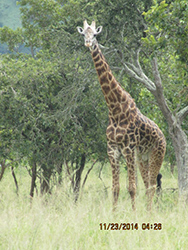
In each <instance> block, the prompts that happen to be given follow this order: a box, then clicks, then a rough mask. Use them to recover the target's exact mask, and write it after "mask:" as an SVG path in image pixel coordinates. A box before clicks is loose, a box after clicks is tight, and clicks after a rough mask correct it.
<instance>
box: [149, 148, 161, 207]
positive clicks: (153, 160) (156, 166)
mask: <svg viewBox="0 0 188 250" xmlns="http://www.w3.org/2000/svg"><path fill="white" fill-rule="evenodd" d="M164 153H165V149H164V151H163V150H161V151H160V152H159V151H158V150H156V149H155V150H153V151H152V153H151V155H150V159H149V187H148V189H147V190H146V194H147V196H148V204H147V209H148V210H149V211H150V210H151V207H152V201H153V197H154V194H155V190H156V182H157V175H158V174H159V170H160V168H161V165H162V162H163V158H164Z"/></svg>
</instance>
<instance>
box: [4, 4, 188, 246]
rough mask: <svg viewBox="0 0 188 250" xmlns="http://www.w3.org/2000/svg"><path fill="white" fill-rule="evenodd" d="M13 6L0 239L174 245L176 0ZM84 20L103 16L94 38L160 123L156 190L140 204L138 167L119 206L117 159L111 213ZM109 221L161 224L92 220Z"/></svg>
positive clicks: (181, 86)
mask: <svg viewBox="0 0 188 250" xmlns="http://www.w3.org/2000/svg"><path fill="white" fill-rule="evenodd" d="M18 5H19V7H20V13H21V21H22V26H21V27H19V28H17V29H14V30H12V29H11V28H10V27H5V26H4V27H2V28H0V42H1V43H2V44H4V45H5V44H6V45H7V48H8V50H7V52H6V53H4V54H1V55H0V79H1V84H0V209H1V217H0V221H1V225H0V246H1V248H2V249H46V248H48V249H107V248H109V249H121V248H124V249H130V248H136V249H142V248H143V249H151V246H153V245H155V246H156V247H155V248H156V249H160V248H161V247H163V248H165V249H185V246H186V244H187V238H188V237H187V236H188V229H187V218H188V216H187V209H186V207H185V204H184V203H183V202H182V201H181V202H180V200H187V199H188V138H187V135H188V68H187V67H188V66H187V65H188V42H187V36H188V26H187V23H188V3H187V1H186V0H173V1H168V0H167V1H162V2H161V1H157V0H153V1H151V0H144V1H138V0H134V1H133V0H126V1H123V0H118V1H98V0H96V1H85V0H79V1H78V0H71V1H61V0H56V1H55V0H38V1H35V0H27V1H26V0H20V1H19V2H18ZM84 19H87V20H88V22H91V21H92V20H93V19H95V21H96V23H97V25H102V26H103V32H102V33H101V35H100V36H99V38H98V41H99V43H100V44H101V45H102V46H103V47H102V50H103V53H104V55H105V57H106V59H107V61H108V63H109V65H110V67H111V69H112V71H113V73H114V75H115V76H116V78H117V80H118V81H119V82H120V83H121V84H122V86H123V87H124V88H125V89H126V90H127V91H128V92H129V93H130V94H131V95H132V97H133V98H134V99H135V102H136V104H137V106H138V107H139V109H140V110H141V111H142V113H143V114H145V115H146V116H148V117H149V118H150V119H152V120H154V121H155V122H156V123H157V124H158V125H159V127H160V128H161V129H162V131H163V132H164V134H165V137H166V140H167V152H166V157H165V161H164V164H163V167H162V170H161V172H162V174H163V179H162V183H163V191H162V197H160V198H159V200H158V202H157V199H155V204H154V212H153V213H152V214H151V215H148V214H147V213H146V210H145V202H144V189H143V187H142V181H141V180H140V179H139V178H140V177H139V175H138V198H137V204H138V205H137V207H138V211H137V212H136V213H135V214H133V212H132V211H131V205H130V200H129V195H128V194H127V189H126V164H125V162H122V168H121V197H120V202H119V207H118V213H115V214H112V213H111V195H110V188H111V176H110V166H109V164H108V159H107V154H106V136H105V130H106V126H107V123H108V110H107V107H106V104H105V100H104V97H103V95H102V91H101V90H100V85H99V83H98V79H97V76H96V72H95V69H94V66H93V62H92V59H91V56H90V53H89V51H88V49H87V48H85V47H84V41H83V40H82V39H81V38H80V36H79V34H78V33H77V30H76V27H77V26H82V23H83V20H84ZM23 48H26V49H24V50H23ZM29 197H30V198H29ZM31 201H32V202H31ZM75 201H77V203H76V204H77V206H75ZM31 204H32V205H31ZM111 222H117V223H121V222H123V223H124V222H135V223H136V222H138V223H139V227H140V225H142V223H144V222H150V223H155V222H156V223H162V225H163V228H162V230H158V231H154V230H138V231H137V230H136V232H135V231H134V230H132V231H129V232H128V231H116V232H114V231H105V230H100V228H99V224H100V223H111ZM2 232H3V233H2ZM130 235H131V237H130ZM116 236H117V237H116ZM126 244H127V245H126ZM125 246H126V247H125Z"/></svg>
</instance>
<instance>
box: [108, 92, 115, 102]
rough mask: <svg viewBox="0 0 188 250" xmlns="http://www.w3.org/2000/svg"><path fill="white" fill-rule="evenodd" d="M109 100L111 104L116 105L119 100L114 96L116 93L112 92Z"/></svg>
mask: <svg viewBox="0 0 188 250" xmlns="http://www.w3.org/2000/svg"><path fill="white" fill-rule="evenodd" d="M108 100H109V102H110V103H116V102H117V98H116V96H115V95H114V93H113V92H112V91H111V92H110V94H109V95H108Z"/></svg>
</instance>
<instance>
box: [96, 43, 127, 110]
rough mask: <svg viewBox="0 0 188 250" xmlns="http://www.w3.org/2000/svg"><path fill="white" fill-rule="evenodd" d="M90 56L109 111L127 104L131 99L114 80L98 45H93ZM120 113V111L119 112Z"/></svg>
mask: <svg viewBox="0 0 188 250" xmlns="http://www.w3.org/2000/svg"><path fill="white" fill-rule="evenodd" d="M91 54H92V58H93V62H94V65H95V68H96V71H97V75H98V78H99V82H100V85H101V88H102V92H103V94H104V97H105V100H106V103H107V106H108V108H109V111H113V110H114V109H115V108H116V107H117V106H119V107H120V106H122V104H123V103H124V104H125V103H126V102H128V99H129V98H131V97H130V95H129V93H127V92H126V91H125V90H123V89H122V87H121V85H120V84H119V83H118V81H117V80H116V79H115V77H114V75H113V74H112V72H111V70H110V67H109V65H108V63H107V62H106V60H105V58H104V56H103V54H102V52H101V50H100V48H99V45H98V44H95V45H94V48H93V49H92V50H91ZM120 108H121V107H120ZM120 112H121V110H119V113H120ZM112 113H114V112H112Z"/></svg>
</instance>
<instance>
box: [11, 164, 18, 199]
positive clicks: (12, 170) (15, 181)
mask: <svg viewBox="0 0 188 250" xmlns="http://www.w3.org/2000/svg"><path fill="white" fill-rule="evenodd" d="M11 172H12V176H13V179H14V183H15V185H16V193H17V195H18V191H19V188H18V181H17V179H16V175H15V173H14V167H11Z"/></svg>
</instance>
